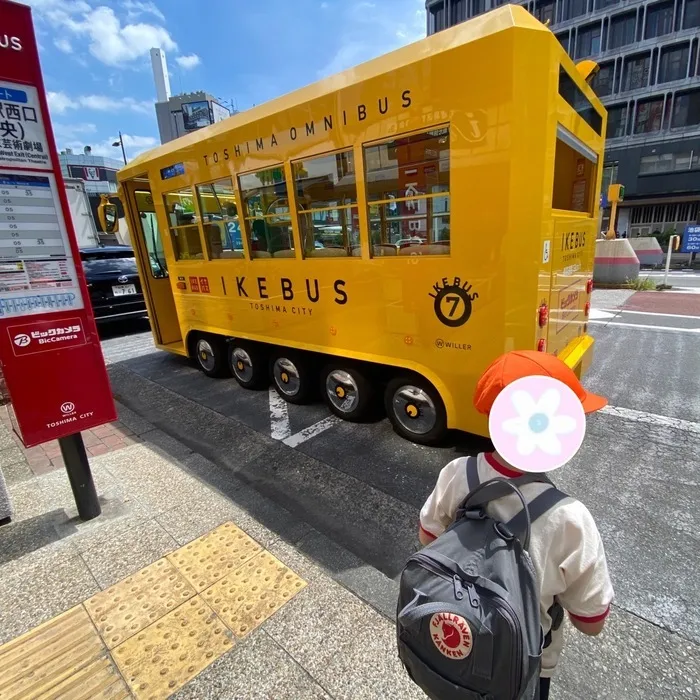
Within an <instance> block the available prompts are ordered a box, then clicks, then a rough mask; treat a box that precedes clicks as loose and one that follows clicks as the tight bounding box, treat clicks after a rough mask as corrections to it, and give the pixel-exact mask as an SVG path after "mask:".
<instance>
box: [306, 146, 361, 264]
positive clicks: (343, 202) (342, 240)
mask: <svg viewBox="0 0 700 700" xmlns="http://www.w3.org/2000/svg"><path fill="white" fill-rule="evenodd" d="M292 168H293V170H294V186H295V187H296V190H295V192H296V203H297V215H298V217H299V230H300V231H301V240H302V245H303V250H304V255H305V257H307V258H322V257H325V258H328V257H339V256H340V257H342V256H349V255H352V254H353V251H356V254H357V255H359V250H360V224H359V218H358V213H357V187H356V183H355V161H354V158H353V153H352V151H351V150H350V151H344V152H343V153H333V154H330V155H325V156H320V157H318V158H309V159H306V160H303V161H298V162H296V163H293V164H292Z"/></svg>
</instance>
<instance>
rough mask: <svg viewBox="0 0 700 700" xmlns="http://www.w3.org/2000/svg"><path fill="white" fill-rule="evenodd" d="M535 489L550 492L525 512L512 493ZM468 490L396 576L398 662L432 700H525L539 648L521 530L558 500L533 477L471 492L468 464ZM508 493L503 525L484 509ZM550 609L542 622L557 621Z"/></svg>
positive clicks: (474, 475)
mask: <svg viewBox="0 0 700 700" xmlns="http://www.w3.org/2000/svg"><path fill="white" fill-rule="evenodd" d="M536 481H542V482H545V483H549V484H550V486H551V488H548V489H546V490H545V491H544V492H543V493H541V494H540V495H538V496H537V497H536V498H535V499H534V500H533V501H532V502H531V503H530V504H529V505H528V504H527V503H526V501H525V499H524V497H523V495H522V493H521V492H520V490H519V488H518V486H522V485H524V484H527V483H532V482H536ZM467 484H468V486H469V495H468V496H467V498H466V499H465V501H464V503H463V504H462V507H461V508H460V509H459V510H458V512H457V518H456V520H455V522H454V523H453V524H452V525H451V526H450V527H449V528H448V529H447V530H446V531H445V532H444V533H443V534H442V535H441V536H440V537H438V538H437V539H436V540H435V541H434V542H431V543H430V544H429V545H428V546H427V547H425V548H424V549H422V550H421V551H419V552H416V553H415V554H414V555H413V556H412V557H411V558H410V559H409V560H408V562H407V564H406V567H405V568H404V570H403V573H402V574H401V585H400V591H399V604H398V612H397V643H398V649H399V657H400V658H401V660H402V662H403V664H404V666H405V667H406V670H407V671H408V673H409V675H410V676H411V678H412V679H413V681H414V682H415V683H416V684H417V685H419V686H420V687H421V688H422V689H423V691H424V692H425V693H426V694H427V695H428V697H430V698H432V700H477V699H481V700H533V699H536V698H537V697H538V693H539V675H540V660H541V655H542V649H543V648H544V647H545V646H547V640H545V638H544V636H543V634H542V628H541V626H540V601H539V592H538V588H537V578H536V576H535V572H534V569H533V567H532V562H531V560H530V556H529V554H528V553H527V548H528V544H529V541H530V525H531V523H532V522H534V521H535V520H536V519H537V518H538V517H540V516H542V515H543V514H544V513H546V512H547V511H549V510H550V509H551V508H553V507H554V506H555V505H556V504H557V503H559V502H560V501H561V500H563V499H564V498H566V494H564V493H562V492H561V491H558V490H557V489H556V488H554V486H553V485H552V484H551V482H550V481H549V480H548V479H547V477H545V476H543V475H541V474H527V475H523V476H522V477H518V478H517V479H512V480H509V479H504V478H500V477H499V478H496V479H492V480H490V481H487V482H484V483H483V484H480V483H479V476H478V471H477V462H476V459H475V458H474V457H470V458H469V459H468V460H467ZM510 493H515V494H517V496H518V497H519V498H520V500H521V502H522V505H523V508H522V510H521V511H520V512H519V513H518V514H517V515H516V516H515V517H514V518H512V519H511V520H510V521H509V522H507V523H505V524H504V523H501V522H498V521H496V520H493V519H492V518H490V517H489V516H488V515H487V514H486V512H485V510H484V507H485V506H486V504H487V503H489V501H492V500H495V499H497V498H501V497H502V496H506V495H508V494H510ZM556 607H557V608H558V610H554V609H553V610H551V611H550V614H551V615H552V618H553V622H554V621H555V618H557V622H559V623H560V622H561V617H562V616H563V610H561V608H560V607H559V606H558V605H557V606H556ZM556 626H558V625H556ZM556 626H555V625H554V624H553V627H554V628H556ZM548 636H549V635H548Z"/></svg>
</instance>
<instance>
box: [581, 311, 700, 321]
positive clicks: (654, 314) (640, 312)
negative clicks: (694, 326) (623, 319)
mask: <svg viewBox="0 0 700 700" xmlns="http://www.w3.org/2000/svg"><path fill="white" fill-rule="evenodd" d="M593 311H604V312H605V313H611V314H612V315H613V316H614V315H616V314H639V315H640V316H668V317H669V318H695V319H700V316H689V315H688V314H662V313H659V312H657V311H632V309H618V310H617V311H614V312H613V310H612V309H610V311H609V312H608V309H591V316H592V315H593ZM599 318H607V316H599Z"/></svg>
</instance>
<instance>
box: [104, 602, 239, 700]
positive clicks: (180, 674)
mask: <svg viewBox="0 0 700 700" xmlns="http://www.w3.org/2000/svg"><path fill="white" fill-rule="evenodd" d="M232 645H233V640H232V638H231V633H230V632H229V631H228V630H227V629H226V626H225V625H224V624H223V622H221V620H219V618H218V617H217V616H216V615H215V614H214V613H213V612H212V610H211V609H210V608H209V607H208V606H207V604H206V603H205V602H204V601H203V600H202V599H201V598H199V597H197V598H193V599H192V600H190V601H188V602H186V603H183V604H182V605H181V606H180V607H179V608H177V610H173V611H171V612H169V613H168V614H167V615H165V616H164V617H163V618H161V619H160V620H159V621H158V622H156V623H154V624H152V625H150V626H149V627H148V628H146V629H145V630H143V631H142V632H141V633H139V634H138V635H136V636H135V637H132V638H131V639H129V640H127V641H126V642H124V643H123V644H120V645H119V646H118V647H117V648H116V649H114V650H113V651H112V654H113V655H114V659H115V661H116V662H117V665H118V666H119V669H120V670H121V672H122V674H123V676H124V678H126V681H127V683H128V684H129V686H130V687H131V691H132V692H133V694H134V695H135V696H136V698H137V699H139V700H141V699H143V700H159V699H160V698H167V697H168V695H170V694H172V693H174V692H175V691H176V690H177V689H178V688H180V687H182V686H183V685H184V684H185V683H187V681H189V680H191V679H192V678H194V677H195V676H196V675H197V674H198V673H200V672H201V671H203V670H204V669H205V668H206V667H207V666H208V665H209V664H210V663H212V662H213V661H216V659H218V658H219V657H220V656H221V655H222V654H224V653H225V652H226V651H228V649H230V648H231V646H232Z"/></svg>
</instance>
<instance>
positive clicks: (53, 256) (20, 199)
mask: <svg viewBox="0 0 700 700" xmlns="http://www.w3.org/2000/svg"><path fill="white" fill-rule="evenodd" d="M82 308H83V300H82V296H81V293H80V287H79V285H78V280H77V276H76V272H75V261H74V260H73V257H72V254H71V248H70V244H69V242H68V236H67V232H66V227H65V222H64V220H63V215H62V211H61V206H60V203H59V201H58V197H57V194H56V180H55V178H54V176H53V175H51V174H48V173H47V174H29V173H27V172H21V171H18V172H12V171H2V172H0V318H11V317H13V316H25V315H28V314H40V313H46V312H51V311H67V310H71V309H82Z"/></svg>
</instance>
